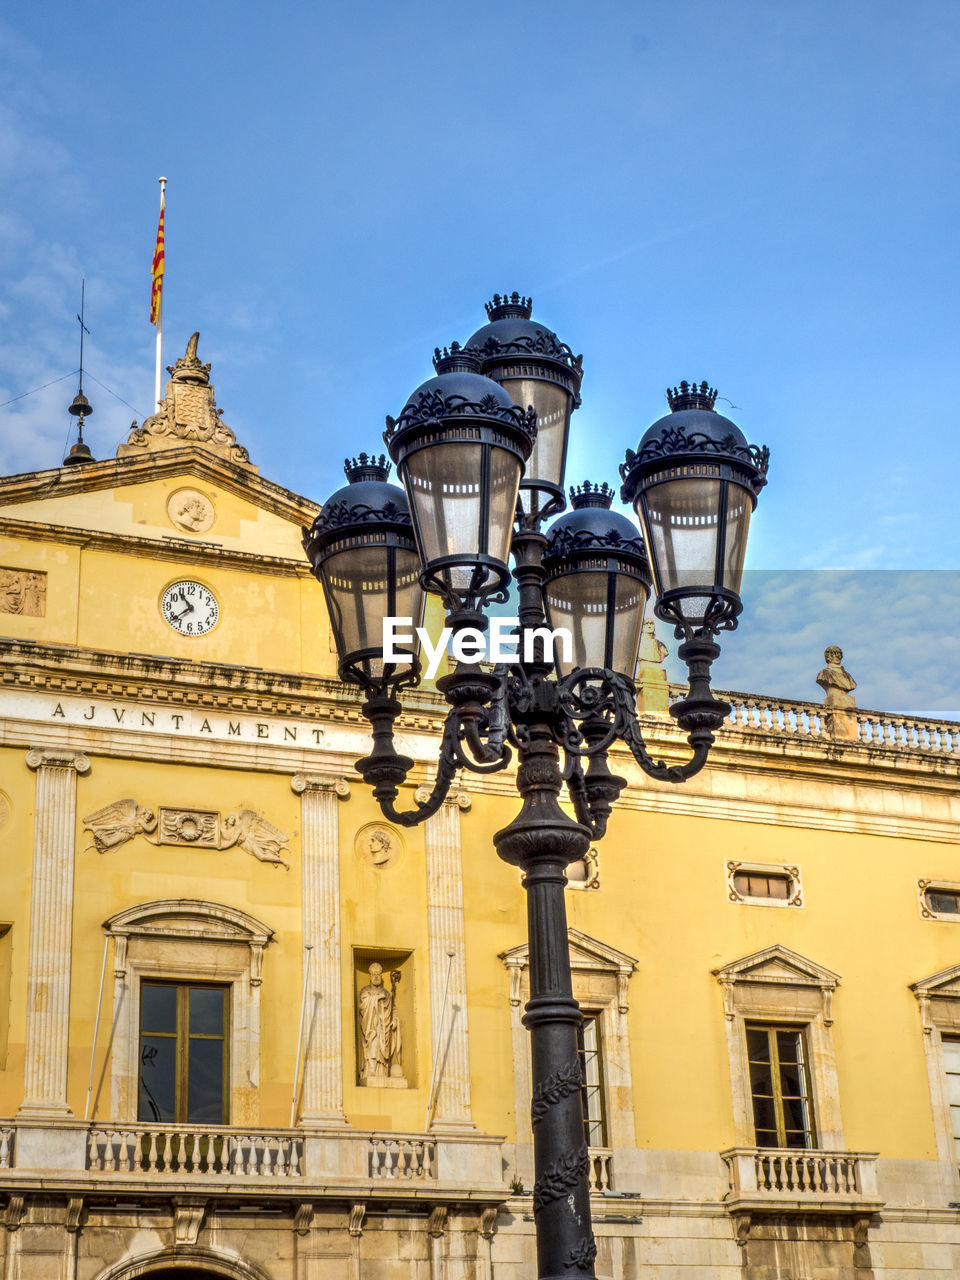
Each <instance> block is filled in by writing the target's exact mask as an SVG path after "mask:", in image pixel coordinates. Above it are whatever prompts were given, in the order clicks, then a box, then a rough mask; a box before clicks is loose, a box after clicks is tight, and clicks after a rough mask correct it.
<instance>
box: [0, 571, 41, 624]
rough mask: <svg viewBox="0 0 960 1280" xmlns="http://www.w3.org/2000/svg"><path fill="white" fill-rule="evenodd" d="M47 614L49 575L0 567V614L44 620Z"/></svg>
mask: <svg viewBox="0 0 960 1280" xmlns="http://www.w3.org/2000/svg"><path fill="white" fill-rule="evenodd" d="M46 612H47V575H46V574H45V573H33V572H31V571H28V570H26V569H6V568H3V567H2V566H0V613H19V614H20V615H21V616H22V617H24V618H42V617H43V616H44V614H45V613H46Z"/></svg>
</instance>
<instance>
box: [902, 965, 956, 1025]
mask: <svg viewBox="0 0 960 1280" xmlns="http://www.w3.org/2000/svg"><path fill="white" fill-rule="evenodd" d="M910 990H911V991H912V992H913V994H914V995H915V996H916V997H917V1000H918V1002H919V1004H920V1021H921V1023H922V1025H923V1030H924V1032H925V1033H926V1034H927V1035H929V1034H930V1032H931V1031H932V1030H933V1028H934V1026H938V1027H942V1028H943V1029H944V1030H945V1031H955V1030H960V964H957V965H952V966H951V967H950V968H949V969H941V970H940V972H939V973H933V974H931V975H930V977H929V978H921V979H920V981H919V982H912V983H911V984H910Z"/></svg>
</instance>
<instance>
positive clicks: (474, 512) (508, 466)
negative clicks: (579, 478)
mask: <svg viewBox="0 0 960 1280" xmlns="http://www.w3.org/2000/svg"><path fill="white" fill-rule="evenodd" d="M485 453H486V455H487V460H488V466H489V487H488V491H487V495H486V496H487V504H486V507H487V509H486V521H485V522H484V509H483V508H484V504H483V501H482V498H483V493H482V488H483V478H484V467H483V463H484V454H485ZM404 467H405V471H406V477H405V483H406V485H407V492H408V496H409V499H410V501H411V505H412V508H413V518H414V520H415V522H416V524H417V529H418V532H419V535H420V542H421V547H422V551H423V560H424V564H425V565H428V564H429V563H430V562H431V561H433V560H437V559H440V558H441V557H443V556H462V557H463V558H464V560H465V562H466V563H464V564H463V565H451V566H448V567H446V568H445V569H443V571H442V572H443V576H444V577H445V579H446V580H447V582H448V583H449V584H450V586H451V587H452V588H453V590H455V591H466V590H468V589H469V588H471V586H472V587H473V588H474V589H482V588H483V587H485V586H488V585H490V583H491V582H492V581H493V580H494V576H493V575H489V574H488V575H487V576H486V579H485V580H482V581H481V582H480V583H477V581H476V580H475V567H474V563H473V561H474V560H475V557H476V556H477V555H478V554H483V555H489V556H492V557H493V558H494V559H496V560H499V561H500V562H501V563H502V564H504V565H506V563H507V557H508V555H509V553H510V539H511V537H512V535H513V518H514V513H515V511H516V506H517V489H518V486H519V484H520V468H521V462H520V459H519V457H517V455H516V454H514V453H512V452H510V451H509V450H507V449H501V448H497V447H495V446H490V445H484V444H481V443H480V442H479V441H478V442H473V441H450V442H448V443H445V444H436V445H431V446H430V447H429V448H425V449H420V450H418V451H417V452H416V453H414V454H412V455H411V456H410V457H409V458H408V459H407V461H406V463H405V464H404Z"/></svg>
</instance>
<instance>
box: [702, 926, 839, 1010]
mask: <svg viewBox="0 0 960 1280" xmlns="http://www.w3.org/2000/svg"><path fill="white" fill-rule="evenodd" d="M713 973H714V977H715V978H716V979H717V981H718V982H719V983H720V986H721V987H722V988H723V1009H724V1013H725V1015H726V1017H727V1018H729V1019H733V1018H734V1017H735V1016H736V1015H737V1014H738V1013H740V1014H741V1015H743V1016H761V1015H767V1016H769V1015H770V1014H775V1013H777V1012H782V1014H783V1015H784V1016H797V1015H802V1014H804V1013H806V1014H807V1015H808V1016H813V1015H814V1014H815V1013H819V1015H820V1016H821V1017H822V1019H823V1022H824V1025H826V1026H828V1027H829V1026H830V1025H831V1024H832V1022H833V993H834V991H835V990H836V988H837V985H838V984H839V982H840V977H839V975H838V974H836V973H834V972H833V971H832V970H831V969H827V968H825V967H824V966H823V965H822V964H817V963H816V961H815V960H808V959H807V957H806V956H802V955H800V954H799V953H798V952H796V951H791V950H790V948H789V947H784V946H781V945H780V943H775V944H774V945H773V946H772V947H764V948H763V950H762V951H754V952H753V953H752V954H751V955H749V956H743V957H742V959H740V960H733V961H731V963H730V964H725V965H723V966H722V967H721V968H719V969H714V970H713Z"/></svg>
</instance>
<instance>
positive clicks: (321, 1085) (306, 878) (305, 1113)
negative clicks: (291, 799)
mask: <svg viewBox="0 0 960 1280" xmlns="http://www.w3.org/2000/svg"><path fill="white" fill-rule="evenodd" d="M290 785H291V787H292V788H293V790H294V791H295V792H296V793H297V795H299V796H300V831H301V837H300V843H301V850H302V865H303V871H302V875H303V884H302V888H301V892H302V930H303V942H304V946H308V945H309V946H311V947H312V951H311V952H310V956H311V962H310V967H309V970H308V974H307V981H308V988H307V992H308V994H307V1004H306V1019H305V1022H304V1045H305V1051H304V1062H303V1084H302V1086H301V1090H300V1108H299V1123H300V1124H302V1125H306V1126H310V1127H315V1128H323V1129H326V1128H330V1127H332V1126H343V1125H346V1124H347V1123H348V1122H347V1119H346V1117H345V1116H344V1114H343V1074H342V1073H343V1065H342V1064H343V1032H342V1008H341V991H340V987H341V974H340V824H339V819H338V814H337V805H338V804H339V802H340V801H341V800H346V799H347V798H348V797H349V795H350V784H349V783H348V782H347V780H346V779H345V778H334V777H328V776H325V775H319V774H302V773H298V774H296V775H295V777H293V778H292V779H291V782H290Z"/></svg>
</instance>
